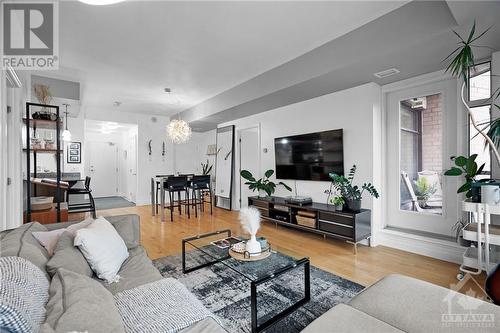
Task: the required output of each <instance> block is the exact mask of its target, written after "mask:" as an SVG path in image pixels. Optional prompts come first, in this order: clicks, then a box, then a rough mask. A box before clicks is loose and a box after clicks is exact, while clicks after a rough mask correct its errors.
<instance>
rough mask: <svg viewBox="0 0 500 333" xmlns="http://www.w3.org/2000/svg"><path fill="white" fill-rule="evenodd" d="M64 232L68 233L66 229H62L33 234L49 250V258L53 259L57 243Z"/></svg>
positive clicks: (34, 232)
mask: <svg viewBox="0 0 500 333" xmlns="http://www.w3.org/2000/svg"><path fill="white" fill-rule="evenodd" d="M64 231H66V229H65V228H62V229H56V230H51V231H33V232H32V233H31V234H32V235H33V237H35V238H36V240H37V241H38V242H40V244H42V246H43V247H44V248H45V249H46V250H47V252H48V253H49V256H51V257H52V255H53V254H54V249H55V248H56V245H57V242H58V241H59V237H61V235H62V233H63V232H64Z"/></svg>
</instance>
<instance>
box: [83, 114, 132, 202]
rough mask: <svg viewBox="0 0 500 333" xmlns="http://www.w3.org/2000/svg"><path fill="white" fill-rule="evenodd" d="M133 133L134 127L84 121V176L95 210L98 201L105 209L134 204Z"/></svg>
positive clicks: (115, 123) (124, 124)
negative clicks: (87, 179)
mask: <svg viewBox="0 0 500 333" xmlns="http://www.w3.org/2000/svg"><path fill="white" fill-rule="evenodd" d="M137 133H138V128H137V125H135V124H126V123H117V122H109V121H99V120H85V142H84V146H85V148H84V152H85V158H84V160H85V163H84V173H85V176H88V177H90V178H91V188H92V194H93V196H94V197H95V198H96V206H99V205H98V203H99V202H101V201H102V202H103V204H104V203H105V204H104V206H105V207H106V208H105V209H110V208H119V207H125V206H128V204H127V202H129V203H130V204H131V205H133V203H135V201H136V195H137ZM114 203H116V205H115V206H116V207H115V206H113V205H114ZM104 206H103V207H104ZM98 209H99V207H98Z"/></svg>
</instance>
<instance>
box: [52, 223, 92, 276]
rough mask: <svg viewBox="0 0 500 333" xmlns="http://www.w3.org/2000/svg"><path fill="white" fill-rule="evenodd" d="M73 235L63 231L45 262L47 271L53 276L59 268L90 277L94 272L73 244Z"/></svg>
mask: <svg viewBox="0 0 500 333" xmlns="http://www.w3.org/2000/svg"><path fill="white" fill-rule="evenodd" d="M74 239H75V237H74V236H73V235H72V234H71V233H69V232H66V231H65V232H64V233H63V234H62V235H61V237H60V238H59V241H58V242H57V245H56V248H55V249H54V254H53V255H52V257H51V258H50V260H49V261H48V262H47V265H46V267H47V272H48V273H49V275H50V276H54V274H56V271H57V270H58V269H59V268H65V269H67V270H68V271H72V272H75V273H78V274H82V275H85V276H89V277H91V276H92V275H93V274H94V273H93V271H92V268H90V266H89V263H88V262H87V260H86V259H85V257H84V256H83V254H82V252H81V251H80V250H79V249H78V247H76V246H74V245H73V242H74Z"/></svg>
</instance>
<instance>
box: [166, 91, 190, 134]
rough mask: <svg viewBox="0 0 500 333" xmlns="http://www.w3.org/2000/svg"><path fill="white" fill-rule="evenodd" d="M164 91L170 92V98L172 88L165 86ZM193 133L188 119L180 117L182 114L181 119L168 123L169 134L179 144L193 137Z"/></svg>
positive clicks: (170, 96)
mask: <svg viewBox="0 0 500 333" xmlns="http://www.w3.org/2000/svg"><path fill="white" fill-rule="evenodd" d="M164 91H165V92H166V93H167V94H168V96H169V99H171V98H172V90H171V89H170V88H165V89H164ZM191 134H192V131H191V127H190V126H189V124H188V123H187V122H186V121H184V120H182V119H180V115H179V119H173V120H171V121H170V123H169V124H168V125H167V136H168V137H169V138H170V140H172V141H173V142H174V143H177V144H179V143H184V142H187V141H188V140H189V139H190V138H191Z"/></svg>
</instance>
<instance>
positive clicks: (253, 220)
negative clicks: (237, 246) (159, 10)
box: [239, 207, 262, 256]
mask: <svg viewBox="0 0 500 333" xmlns="http://www.w3.org/2000/svg"><path fill="white" fill-rule="evenodd" d="M239 218H240V223H241V227H242V228H243V230H245V231H246V232H247V233H248V234H250V239H249V240H248V241H247V242H246V246H245V250H246V251H247V252H248V253H249V254H250V256H258V255H260V252H261V250H262V249H261V246H260V243H259V241H257V238H256V237H255V236H256V235H257V231H258V230H259V228H260V212H259V210H258V209H256V208H253V207H247V208H243V209H241V210H240V216H239Z"/></svg>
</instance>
